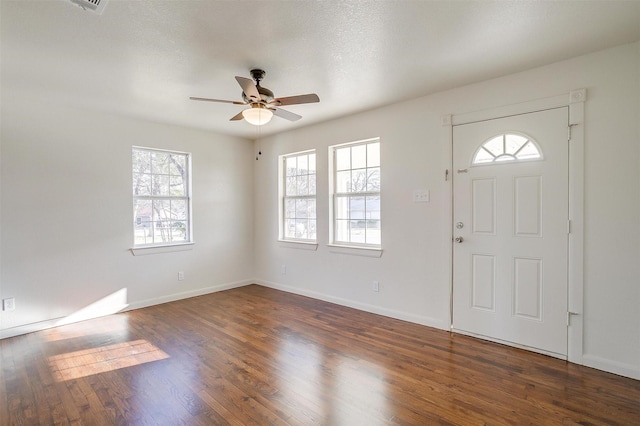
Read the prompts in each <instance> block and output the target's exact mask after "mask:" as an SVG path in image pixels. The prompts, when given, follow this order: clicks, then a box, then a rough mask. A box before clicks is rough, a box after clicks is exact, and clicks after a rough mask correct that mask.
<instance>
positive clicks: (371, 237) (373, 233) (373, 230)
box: [367, 220, 381, 245]
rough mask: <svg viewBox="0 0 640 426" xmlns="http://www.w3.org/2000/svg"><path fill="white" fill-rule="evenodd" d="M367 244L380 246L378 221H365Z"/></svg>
mask: <svg viewBox="0 0 640 426" xmlns="http://www.w3.org/2000/svg"><path fill="white" fill-rule="evenodd" d="M367 244H377V245H380V244H381V239H380V221H379V220H367Z"/></svg>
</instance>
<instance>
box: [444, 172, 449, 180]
mask: <svg viewBox="0 0 640 426" xmlns="http://www.w3.org/2000/svg"><path fill="white" fill-rule="evenodd" d="M448 180H449V169H446V170H445V171H444V181H445V182H446V181H448Z"/></svg>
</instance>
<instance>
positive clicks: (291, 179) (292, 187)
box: [285, 176, 298, 196]
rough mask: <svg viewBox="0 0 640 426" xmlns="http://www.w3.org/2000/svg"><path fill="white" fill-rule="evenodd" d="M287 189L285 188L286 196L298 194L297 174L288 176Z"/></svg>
mask: <svg viewBox="0 0 640 426" xmlns="http://www.w3.org/2000/svg"><path fill="white" fill-rule="evenodd" d="M286 186H287V187H286V189H285V195H286V196H292V195H298V192H297V189H296V188H297V182H296V177H295V176H288V177H287V180H286Z"/></svg>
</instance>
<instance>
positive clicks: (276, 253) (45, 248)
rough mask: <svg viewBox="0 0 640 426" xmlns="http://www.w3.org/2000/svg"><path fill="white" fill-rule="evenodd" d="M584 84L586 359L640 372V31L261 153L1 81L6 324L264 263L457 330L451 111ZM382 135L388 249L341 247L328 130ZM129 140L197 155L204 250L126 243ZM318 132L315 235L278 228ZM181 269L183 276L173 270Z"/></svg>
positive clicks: (310, 130) (269, 281)
mask: <svg viewBox="0 0 640 426" xmlns="http://www.w3.org/2000/svg"><path fill="white" fill-rule="evenodd" d="M583 87H584V88H586V89H587V90H588V100H587V103H586V106H585V118H586V123H585V170H586V172H585V246H584V253H585V262H584V263H585V265H584V272H585V279H584V290H585V294H584V298H585V302H584V312H583V314H584V351H583V352H584V357H583V360H584V362H585V363H586V364H588V365H591V366H595V367H597V368H601V369H604V370H608V371H613V372H617V373H620V374H624V375H627V376H631V377H636V378H640V219H639V218H640V189H639V188H640V185H639V184H640V135H639V133H640V129H639V124H638V122H639V121H640V44H639V43H635V44H631V45H625V46H620V47H617V48H614V49H608V50H605V51H603V52H599V53H596V54H591V55H587V56H582V57H579V58H575V59H572V60H568V61H563V62H560V63H557V64H553V65H549V66H546V67H542V68H537V69H534V70H531V71H528V72H524V73H519V74H514V75H509V76H505V77H502V78H499V79H495V80H491V81H487V82H483V83H479V84H474V85H470V86H465V87H461V88H458V89H455V90H450V91H447V92H443V93H438V94H434V95H430V96H426V97H423V98H420V99H416V100H413V101H410V102H404V103H400V104H396V105H391V106H388V107H386V108H383V109H378V110H374V111H370V112H366V113H363V114H359V115H355V116H350V117H346V118H343V119H339V120H334V121H331V122H328V123H323V124H319V125H314V126H310V127H307V128H303V129H298V130H295V131H291V132H288V133H284V134H280V135H276V136H272V137H269V138H266V139H264V140H263V141H262V142H261V146H262V152H263V155H262V157H261V159H260V160H259V161H257V162H256V161H255V160H254V147H252V146H251V144H250V143H249V142H248V141H245V140H242V139H239V138H233V137H227V136H222V135H216V134H212V133H209V132H204V131H198V130H190V129H185V128H179V127H173V126H167V125H161V124H154V123H148V122H144V121H140V120H135V119H132V118H122V117H116V116H109V115H104V114H99V113H96V112H93V113H92V112H86V111H80V110H74V109H71V108H67V107H64V106H61V105H51V104H49V103H47V102H46V100H45V99H43V98H41V97H40V98H29V97H18V96H14V95H15V94H10V93H7V91H6V90H5V88H3V93H2V111H1V116H0V118H1V120H2V129H1V132H2V133H1V146H0V152H1V155H2V156H1V158H0V160H1V164H0V166H1V178H2V181H1V184H0V195H1V200H0V207H1V214H0V220H1V225H2V226H1V229H2V240H1V250H0V274H1V276H0V285H1V287H0V298H6V297H15V298H16V304H17V309H16V310H15V311H14V312H3V313H1V314H0V338H1V337H6V336H9V335H13V334H17V333H18V332H24V331H26V330H28V329H30V327H33V328H37V327H40V326H43V325H52V324H55V322H56V321H53V320H55V319H57V318H61V317H65V316H67V315H70V314H72V313H74V312H76V311H78V310H80V309H82V308H83V307H85V306H87V305H90V304H91V303H94V302H96V301H98V300H100V299H102V298H104V297H105V296H108V295H110V294H114V293H116V294H120V293H117V292H118V291H119V290H121V289H126V290H127V301H126V302H127V303H129V304H131V305H132V306H134V307H135V306H145V305H148V304H153V303H159V302H163V301H166V300H172V299H176V298H180V297H185V296H188V295H193V294H200V293H204V292H209V291H215V290H217V289H220V288H226V287H230V286H234V285H242V284H245V283H249V282H251V279H252V277H255V278H257V281H258V282H260V283H262V284H265V285H270V286H274V287H277V288H281V289H285V290H288V291H293V292H297V293H301V294H307V295H311V296H314V297H319V298H322V299H326V300H331V301H334V302H338V303H342V304H345V305H350V306H354V307H358V308H361V309H365V310H369V311H373V312H378V313H382V314H385V315H389V316H393V317H398V318H403V319H407V320H410V321H415V322H418V323H422V324H426V325H430V326H434V327H439V328H443V329H444V328H447V327H448V325H449V269H450V263H449V261H450V260H449V250H450V242H449V238H450V233H449V230H448V229H447V226H448V224H449V221H450V216H449V215H450V213H449V210H450V207H449V203H450V198H449V193H448V186H447V183H446V182H445V181H444V180H443V173H444V169H445V168H447V167H449V164H448V162H447V158H448V150H449V145H448V144H447V143H445V141H444V130H443V127H442V126H441V117H442V116H443V115H445V114H461V113H466V112H471V111H477V110H484V109H490V108H493V107H498V106H503V105H511V104H515V103H519V102H526V101H530V100H534V99H539V98H543V97H549V96H556V95H560V94H564V93H568V92H569V91H570V90H572V89H577V88H583ZM320 95H321V94H320ZM374 136H379V137H380V138H381V151H382V167H383V171H382V191H383V201H382V202H383V205H382V208H383V213H382V215H383V216H382V218H383V233H384V234H383V248H384V253H383V255H382V257H381V258H368V257H359V256H352V255H345V254H336V253H331V252H330V251H329V250H328V248H327V245H326V244H327V242H328V240H327V238H328V237H327V236H328V223H327V218H328V200H327V197H328V188H327V179H326V175H327V146H329V145H332V144H336V143H342V142H349V141H355V140H360V139H365V138H369V137H374ZM131 145H142V146H151V147H158V148H169V149H176V150H183V151H189V152H192V153H193V155H194V173H193V178H194V181H193V187H194V206H193V207H194V208H193V210H194V223H195V225H194V228H195V240H196V245H195V247H194V249H193V250H191V251H185V252H177V253H171V254H155V255H149V256H143V257H134V256H132V255H131V253H130V252H129V251H128V248H129V247H130V246H131V215H132V213H131V210H132V207H131V197H130V185H131V182H130V179H131V178H130V149H131ZM310 148H316V149H317V150H318V151H317V153H318V176H319V179H318V205H319V210H318V211H319V217H318V231H319V243H320V244H319V247H318V249H317V251H309V250H297V249H292V248H289V247H284V246H282V245H280V244H279V243H278V242H277V237H278V235H277V233H278V217H277V211H278V208H277V202H278V200H277V198H278V197H277V195H278V194H277V157H278V155H281V154H285V153H289V152H294V151H300V150H304V149H310ZM415 189H428V190H430V192H431V201H430V202H429V203H427V204H414V203H413V202H412V193H413V190H415ZM254 206H255V209H254ZM254 210H255V212H254ZM254 233H255V235H254ZM281 265H286V267H287V273H286V275H282V274H281V272H280V271H281V269H280V268H281ZM180 270H183V271H185V276H186V279H185V281H180V282H179V281H177V271H180ZM373 280H377V281H379V282H380V292H379V293H374V292H373V291H371V281H373Z"/></svg>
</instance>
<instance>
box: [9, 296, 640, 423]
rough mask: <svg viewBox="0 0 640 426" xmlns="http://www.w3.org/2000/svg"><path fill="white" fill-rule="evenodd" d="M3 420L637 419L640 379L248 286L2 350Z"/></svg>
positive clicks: (29, 338)
mask: <svg viewBox="0 0 640 426" xmlns="http://www.w3.org/2000/svg"><path fill="white" fill-rule="evenodd" d="M0 361H1V363H2V364H1V368H0V424H1V425H35V424H40V425H53V424H84V425H111V424H129V425H180V424H185V425H200V424H203V425H204V424H215V425H217V424H220V425H222V424H235V425H248V424H260V425H263V424H276V425H278V424H295V425H298V424H300V425H306V424H325V425H377V424H410V425H428V424H459V425H475V424H478V425H481V424H491V425H500V424H509V425H522V424H536V425H552V424H563V425H564V424H580V425H616V424H621V425H638V424H640V381H637V380H632V379H628V378H624V377H619V376H616V375H614V374H609V373H604V372H601V371H598V370H593V369H590V368H586V367H581V366H578V365H574V364H569V363H566V362H564V361H560V360H557V359H553V358H549V357H546V356H543V355H538V354H534V353H529V352H526V351H522V350H519V349H514V348H509V347H506V346H501V345H498V344H493V343H489V342H484V341H481V340H476V339H473V338H470V337H466V336H461V335H451V334H449V333H448V332H446V331H441V330H435V329H432V328H428V327H424V326H420V325H416V324H411V323H407V322H403V321H398V320H394V319H390V318H386V317H381V316H377V315H373V314H369V313H365V312H360V311H357V310H353V309H349V308H345V307H341V306H337V305H333V304H330V303H325V302H322V301H318V300H314V299H309V298H306V297H301V296H296V295H292V294H288V293H284V292H279V291H276V290H272V289H268V288H264V287H260V286H257V285H252V286H248V287H243V288H238V289H234V290H228V291H224V292H220V293H214V294H210V295H206V296H201V297H196V298H192V299H187V300H182V301H178V302H173V303H167V304H164V305H159V306H154V307H150V308H145V309H139V310H135V311H131V312H127V313H123V314H118V315H112V316H109V317H104V318H99V319H95V320H90V321H85V322H82V323H77V324H71V325H67V326H63V327H58V328H55V329H51V330H46V331H42V332H37V333H32V334H28V335H24V336H18V337H14V338H10V339H4V340H0Z"/></svg>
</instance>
